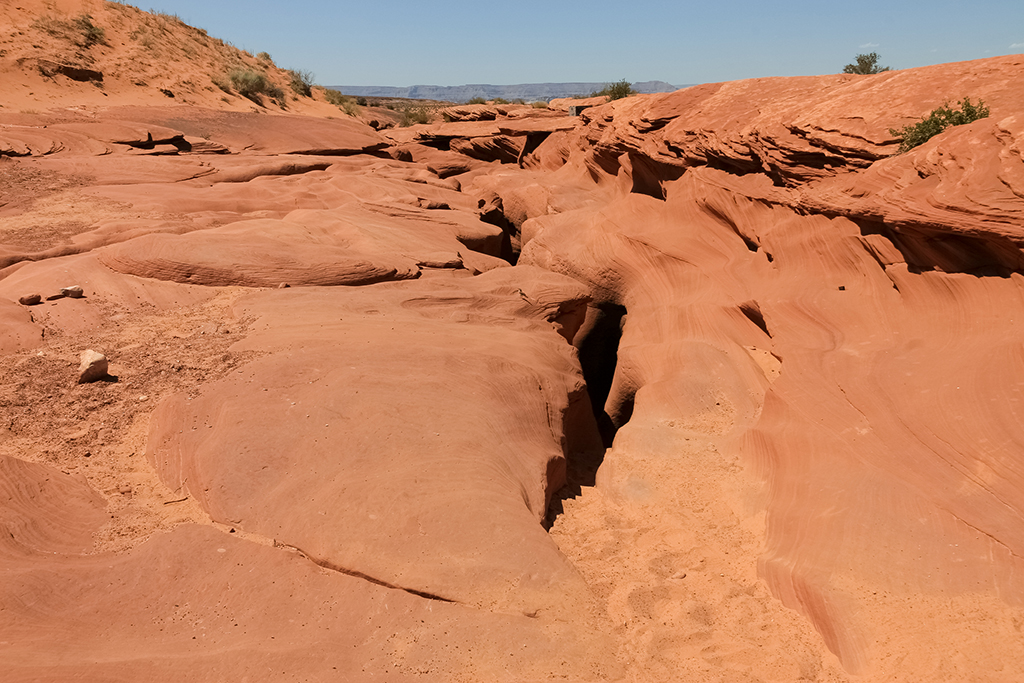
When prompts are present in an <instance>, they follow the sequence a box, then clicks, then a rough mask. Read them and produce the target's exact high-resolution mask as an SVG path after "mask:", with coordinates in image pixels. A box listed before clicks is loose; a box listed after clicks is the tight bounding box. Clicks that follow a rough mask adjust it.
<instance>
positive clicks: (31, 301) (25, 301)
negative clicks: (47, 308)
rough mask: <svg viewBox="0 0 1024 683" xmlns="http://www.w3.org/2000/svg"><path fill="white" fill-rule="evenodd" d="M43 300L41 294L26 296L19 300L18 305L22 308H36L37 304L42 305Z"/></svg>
mask: <svg viewBox="0 0 1024 683" xmlns="http://www.w3.org/2000/svg"><path fill="white" fill-rule="evenodd" d="M42 300H43V297H42V296H40V295H39V294H26V295H25V296H23V297H21V298H20V299H18V303H19V304H21V305H22V306H35V305H36V304H38V303H41V302H42Z"/></svg>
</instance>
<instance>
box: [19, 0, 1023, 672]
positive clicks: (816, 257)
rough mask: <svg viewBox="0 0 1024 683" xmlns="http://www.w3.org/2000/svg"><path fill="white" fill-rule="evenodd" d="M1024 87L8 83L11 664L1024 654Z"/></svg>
mask: <svg viewBox="0 0 1024 683" xmlns="http://www.w3.org/2000/svg"><path fill="white" fill-rule="evenodd" d="M72 4H73V3H70V2H68V3H61V8H62V9H65V10H66V9H67V8H70V7H71V5H72ZM22 5H24V6H25V7H28V8H31V7H34V5H33V3H29V2H24V3H19V7H21V6H22ZM65 5H66V7H65ZM72 9H73V8H72ZM0 11H3V12H6V13H7V14H8V15H9V14H10V13H11V12H14V11H15V10H14V9H13V8H5V9H3V10H0ZM17 11H22V10H17ZM104 11H105V12H108V11H117V12H119V13H125V12H126V11H122V10H110V9H109V8H106V9H105V10H104ZM129 14H130V13H129ZM97 16H106V14H103V15H99V14H98V15H97ZM119 16H120V14H119ZM133 16H134V15H133ZM18 21H19V22H20V23H19V24H18V25H19V26H21V25H28V24H29V23H30V22H29V21H28V18H27V17H22V18H20V19H18ZM122 28H125V27H121V28H119V29H118V30H121V29H122ZM126 35H127V34H126ZM197 40H198V39H197ZM40 44H41V43H40ZM5 49H6V48H5ZM25 49H26V50H27V49H28V48H27V47H26V48H25ZM110 49H111V50H113V49H114V48H113V47H111V48H110ZM115 61H116V60H115ZM100 62H102V64H101V63H100ZM61 63H64V62H61ZM108 63H115V62H109V61H108V62H103V61H102V60H99V59H98V58H97V62H96V63H95V64H93V66H94V67H97V68H99V67H103V68H99V70H101V71H102V72H103V74H104V80H103V82H104V84H107V83H110V84H116V82H117V78H118V77H117V76H116V74H114V73H113V70H111V69H110V68H106V66H104V65H105V64H108ZM17 78H27V76H26V75H25V73H24V72H23V71H18V72H17ZM51 78H52V79H61V78H67V77H66V76H62V75H61V74H59V73H56V74H55V75H53V76H52V77H51ZM51 85H52V84H51ZM80 85H81V83H79V82H78V81H72V82H71V83H70V84H65V85H63V86H61V87H67V88H68V95H67V96H66V98H64V99H60V98H55V101H60V102H62V103H68V105H69V106H70V104H71V103H74V102H75V101H76V100H75V98H76V97H79V90H77V88H78V87H79V86H80ZM161 85H166V84H161ZM48 87H49V86H48ZM54 87H56V86H54ZM88 87H90V88H95V86H92V85H89V86H88ZM139 87H141V86H139ZM112 91H113V92H116V88H114V87H113V85H112ZM963 96H971V97H972V98H981V99H983V100H984V101H985V103H986V104H987V105H988V106H989V107H990V108H991V116H990V117H989V118H987V119H983V120H980V121H977V122H975V123H973V124H970V125H967V126H962V127H959V128H954V129H950V130H947V131H946V132H944V133H943V134H941V135H939V136H937V137H936V138H934V139H933V140H931V141H930V142H928V143H926V144H925V145H923V146H921V147H920V148H917V149H915V150H912V151H911V152H909V153H906V154H902V155H898V156H897V155H895V151H896V149H897V147H898V140H896V139H894V138H893V137H892V135H891V134H890V133H889V132H888V131H889V129H890V128H898V127H899V126H901V125H904V124H906V123H908V122H911V121H913V120H914V119H915V118H918V117H920V116H922V115H924V114H926V113H927V112H928V111H930V110H931V109H932V108H933V107H935V106H937V105H938V104H941V103H942V101H944V100H946V99H950V100H952V99H957V98H960V97H963ZM175 99H176V100H177V99H178V98H177V96H176V97H175ZM1022 102H1024V57H1021V56H1009V57H999V58H994V59H988V60H980V61H976V62H965V63H960V64H946V65H939V66H935V67H927V68H923V69H914V70H907V71H898V72H888V73H884V74H880V75H876V76H870V77H868V76H852V75H840V76H821V77H809V78H792V79H759V80H754V81H740V82H736V83H722V84H707V85H701V86H696V87H693V88H688V89H685V90H680V91H677V92H673V93H666V94H660V95H648V96H637V97H630V98H627V99H624V100H618V101H615V102H611V103H604V102H603V101H601V102H594V103H593V105H594V106H591V107H590V108H588V109H586V110H584V111H583V112H582V114H581V115H580V116H575V117H569V116H567V115H565V113H563V112H562V111H561V110H558V111H553V112H547V113H537V112H539V111H541V110H532V108H521V109H516V108H514V107H513V108H508V109H505V108H504V106H502V108H492V107H479V108H474V109H470V108H468V107H463V108H458V109H457V110H453V112H452V113H453V116H452V117H451V118H452V121H451V122H448V123H439V124H430V125H421V126H414V127H411V128H408V129H392V130H388V131H384V132H378V131H376V130H374V129H373V128H371V127H369V126H366V125H363V124H360V123H358V122H357V121H355V120H352V119H326V118H314V117H310V116H299V115H295V114H284V113H268V112H263V113H259V114H256V113H253V112H246V111H227V110H224V109H217V108H215V106H202V103H196V102H193V103H191V104H180V103H174V104H167V103H164V104H162V105H160V106H158V105H156V104H152V103H144V104H141V105H140V104H132V103H130V102H129V101H128V100H127V99H126V100H123V101H117V100H116V99H115V100H114V101H111V102H110V103H109V106H104V107H102V108H101V107H93V108H86V109H76V110H71V109H68V108H66V107H65V108H64V109H61V110H57V109H54V110H51V111H48V112H45V113H32V112H22V113H18V114H10V113H9V114H4V115H0V150H2V151H0V156H2V157H3V158H4V159H5V160H4V161H2V163H0V184H2V189H3V193H2V195H0V197H2V198H0V202H2V204H0V371H2V372H3V374H4V377H5V378H7V381H5V382H4V384H3V386H2V388H0V406H3V411H2V413H0V414H2V415H3V418H2V419H0V571H2V572H3V576H4V580H3V581H0V604H2V605H3V606H4V610H5V614H7V615H8V617H9V618H5V619H2V620H0V648H2V651H3V662H4V671H5V675H6V676H8V677H10V678H11V679H12V680H43V681H47V680H52V681H57V680H66V679H68V678H71V677H85V678H90V679H96V680H100V679H102V680H125V681H128V680H143V679H145V680H154V681H172V680H182V679H187V680H212V679H216V678H223V677H225V676H227V677H230V678H239V679H241V678H248V679H249V680H267V681H270V680H282V679H291V678H294V679H296V680H299V679H301V680H307V679H308V680H317V679H319V680H333V679H348V678H351V679H360V680H362V679H366V680H370V679H380V680H396V681H404V680H453V681H480V680H487V681H546V680H570V681H573V680H575V681H622V680H644V681H677V680H695V681H717V680H751V681H752V680H764V681H767V680H778V681H790V680H816V681H879V682H880V681H919V680H977V681H992V682H995V681H1005V680H1016V679H1019V678H1021V677H1024V657H1022V655H1021V654H1020V653H1022V652H1024V636H1022V633H1021V623H1024V583H1022V581H1024V580H1022V578H1021V577H1024V564H1022V563H1024V559H1022V558H1024V531H1022V530H1024V523H1022V522H1024V519H1022V517H1024V496H1022V493H1021V492H1022V491H1024V467H1022V460H1021V453H1022V452H1024V448H1022V447H1024V433H1022V431H1021V424H1022V420H1021V419H1020V418H1021V414H1020V412H1021V408H1020V401H1021V400H1022V397H1021V396H1020V395H1019V394H1020V391H1021V386H1024V353H1022V349H1024V347H1022V345H1021V340H1022V339H1024V295H1022V292H1024V290H1022V286H1024V275H1022V272H1024V271H1022V268H1021V265H1022V264H1021V245H1022V240H1024V222H1022V218H1024V217H1022V211H1024V203H1022V200H1021V197H1024V156H1022V154H1021V149H1022V147H1021V140H1022V139H1024V111H1022V109H1021V103H1022ZM207 104H210V103H207ZM226 108H227V107H226ZM492 114H493V117H492V116H491V115H492ZM199 141H201V143H200V142H199ZM211 151H217V152H218V153H217V154H211V153H207V152H211ZM15 157H16V158H15ZM68 283H77V284H76V285H75V287H76V288H75V289H71V288H69V287H68ZM61 288H64V290H63V291H66V292H68V293H67V294H65V295H53V296H50V297H48V298H47V299H46V300H45V301H37V300H33V302H32V304H31V305H29V304H28V303H24V304H23V303H18V302H19V300H20V299H22V298H23V297H25V296H26V295H27V294H28V293H32V292H43V293H53V292H57V291H62V290H61ZM71 292H75V293H84V292H88V296H80V297H76V296H73V295H72V294H71ZM83 348H93V349H102V350H104V351H108V352H109V353H110V354H111V356H112V357H113V358H116V361H117V364H116V373H117V375H118V381H117V382H109V383H108V382H88V381H87V382H84V383H81V384H79V383H77V382H76V381H75V380H76V376H75V374H74V367H75V365H74V364H75V362H77V360H78V358H79V352H80V350H81V349H83ZM115 351H116V353H115ZM96 356H100V354H96ZM100 358H102V356H100ZM100 358H96V359H95V360H96V361H97V363H102V364H103V365H104V367H103V373H102V374H103V375H106V373H107V371H108V369H109V368H108V367H107V366H106V365H105V364H106V359H105V358H103V359H102V361H100ZM95 367H97V368H98V367H99V365H96V366H95ZM83 369H84V367H83ZM97 372H98V370H97ZM53 643H61V647H60V648H59V649H55V648H54V647H53ZM226 672H229V673H226Z"/></svg>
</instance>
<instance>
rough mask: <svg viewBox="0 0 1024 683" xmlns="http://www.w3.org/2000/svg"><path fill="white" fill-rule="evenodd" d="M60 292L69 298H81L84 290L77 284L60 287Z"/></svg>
mask: <svg viewBox="0 0 1024 683" xmlns="http://www.w3.org/2000/svg"><path fill="white" fill-rule="evenodd" d="M60 293H61V294H63V295H64V296H66V297H67V298H69V299H81V298H82V297H83V296H85V290H83V289H82V288H81V287H79V286H78V285H71V286H70V287H63V288H61V290H60Z"/></svg>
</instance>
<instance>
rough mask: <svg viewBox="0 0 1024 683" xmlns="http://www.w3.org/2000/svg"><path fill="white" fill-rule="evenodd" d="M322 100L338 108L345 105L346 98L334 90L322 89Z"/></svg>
mask: <svg viewBox="0 0 1024 683" xmlns="http://www.w3.org/2000/svg"><path fill="white" fill-rule="evenodd" d="M324 99H325V100H327V101H328V102H329V103H330V104H333V105H334V106H335V107H340V106H342V105H343V104H344V103H345V100H347V99H348V98H347V97H345V96H344V95H342V94H341V91H340V90H335V89H334V88H324Z"/></svg>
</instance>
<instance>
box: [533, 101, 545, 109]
mask: <svg viewBox="0 0 1024 683" xmlns="http://www.w3.org/2000/svg"><path fill="white" fill-rule="evenodd" d="M530 106H531V107H533V108H534V109H547V108H548V103H547V102H545V101H544V100H537V101H536V102H531V103H530Z"/></svg>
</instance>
